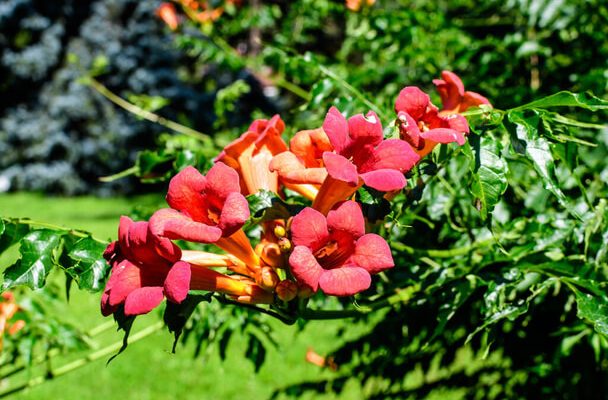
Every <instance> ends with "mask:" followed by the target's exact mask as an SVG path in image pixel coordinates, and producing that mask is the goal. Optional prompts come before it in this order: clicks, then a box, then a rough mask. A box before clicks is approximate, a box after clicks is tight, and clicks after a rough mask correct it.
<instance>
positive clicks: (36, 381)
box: [0, 322, 164, 399]
mask: <svg viewBox="0 0 608 400" xmlns="http://www.w3.org/2000/svg"><path fill="white" fill-rule="evenodd" d="M163 326H164V323H163V322H157V323H156V324H153V325H150V326H148V327H147V328H145V329H142V330H141V331H139V332H137V333H136V334H134V335H132V336H130V337H129V343H131V344H133V343H135V342H138V341H140V340H142V339H144V338H146V337H148V336H150V335H151V334H153V333H155V332H157V331H159V330H160V329H161V328H162V327H163ZM122 345H123V341H122V340H120V341H118V342H115V343H113V344H111V345H109V346H106V347H104V348H103V349H100V350H97V351H95V352H92V353H90V354H87V355H86V356H85V357H82V358H79V359H78V360H74V361H72V362H69V363H67V364H65V365H63V366H61V367H59V368H56V369H54V370H50V371H48V373H47V374H45V375H41V376H36V377H34V378H32V379H30V380H28V381H27V382H25V383H23V384H20V385H17V386H15V387H12V388H9V389H7V390H5V391H2V392H0V399H1V398H5V397H8V396H10V395H12V394H15V393H19V392H21V391H23V390H25V389H29V388H32V387H34V386H38V385H40V384H42V383H45V382H47V381H50V380H52V379H55V378H57V377H59V376H62V375H65V374H67V373H68V372H72V371H75V370H77V369H78V368H80V367H83V366H85V365H87V364H89V363H91V362H93V361H96V360H99V359H100V358H103V357H106V356H108V355H110V354H112V353H114V352H116V351H118V350H119V349H120V348H121V347H122Z"/></svg>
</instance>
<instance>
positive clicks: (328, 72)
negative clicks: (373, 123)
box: [318, 65, 391, 121]
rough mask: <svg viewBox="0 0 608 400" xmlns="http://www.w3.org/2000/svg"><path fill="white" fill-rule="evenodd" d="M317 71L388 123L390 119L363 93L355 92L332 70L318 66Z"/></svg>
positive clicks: (354, 89) (353, 88) (352, 87)
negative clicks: (336, 83)
mask: <svg viewBox="0 0 608 400" xmlns="http://www.w3.org/2000/svg"><path fill="white" fill-rule="evenodd" d="M318 67H319V71H321V73H322V74H324V75H326V76H328V77H329V78H331V79H333V80H335V81H336V82H338V83H339V84H340V85H342V86H343V87H344V88H345V89H346V90H348V91H349V92H351V93H352V94H353V95H354V96H355V97H356V98H358V99H359V100H361V102H362V103H363V104H365V105H366V106H368V107H369V109H370V110H372V111H374V112H375V113H376V114H378V115H380V116H382V118H383V119H384V120H385V121H390V120H391V118H390V117H388V116H387V115H385V114H384V113H383V112H382V111H381V110H380V109H379V108H378V107H376V105H375V104H374V103H372V102H371V101H369V100H368V99H367V98H366V97H365V96H364V95H363V93H361V92H360V91H359V90H357V89H356V88H355V87H354V86H352V85H351V84H350V83H348V82H346V81H345V80H344V79H342V78H340V77H339V76H338V75H336V73H334V72H333V71H332V70H330V69H329V68H327V67H326V66H324V65H319V66H318Z"/></svg>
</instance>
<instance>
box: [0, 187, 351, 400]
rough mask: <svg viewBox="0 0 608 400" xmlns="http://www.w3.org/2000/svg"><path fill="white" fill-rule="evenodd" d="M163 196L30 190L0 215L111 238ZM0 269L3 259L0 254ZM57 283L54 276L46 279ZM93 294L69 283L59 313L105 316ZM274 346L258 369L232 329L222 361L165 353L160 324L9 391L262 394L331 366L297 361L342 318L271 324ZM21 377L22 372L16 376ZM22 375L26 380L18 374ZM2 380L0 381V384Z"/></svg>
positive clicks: (50, 395)
mask: <svg viewBox="0 0 608 400" xmlns="http://www.w3.org/2000/svg"><path fill="white" fill-rule="evenodd" d="M161 202H162V198H161V196H146V197H137V198H133V199H125V198H113V199H97V198H93V197H81V198H58V197H45V196H42V195H34V194H14V195H1V196H0V215H1V216H4V217H30V218H32V219H35V220H39V221H45V222H49V223H54V224H59V225H63V226H66V227H70V228H79V229H84V230H88V231H90V232H92V233H93V234H94V235H95V236H97V237H99V238H111V239H114V238H115V237H116V230H117V226H118V218H119V216H120V215H121V214H125V213H129V211H130V210H131V209H132V208H133V207H135V206H138V205H140V206H141V205H144V206H145V205H154V204H160V203H161ZM0 262H4V264H0V267H2V268H5V267H6V262H7V260H6V259H3V260H0ZM52 279H53V281H54V282H55V281H57V282H58V281H60V277H59V276H55V277H54V278H52ZM99 298H100V295H99V294H90V293H86V292H82V291H79V290H78V289H72V295H71V298H70V302H69V304H68V305H66V306H65V307H61V310H58V313H61V314H62V316H63V317H64V318H65V319H67V320H69V321H71V322H72V323H73V324H75V325H76V326H78V327H79V328H81V329H82V330H89V329H91V328H93V327H95V326H98V325H100V324H103V323H105V322H107V321H108V319H104V318H103V317H102V316H101V314H100V312H99ZM157 321H158V314H154V313H153V314H150V315H147V316H144V317H141V318H139V319H138V320H137V321H136V322H135V328H134V332H137V331H139V330H141V329H143V328H145V327H146V326H149V325H151V324H154V323H156V322H157ZM273 326H274V327H275V328H276V329H275V338H276V340H277V342H278V344H279V346H278V348H277V349H275V348H272V347H270V348H268V354H267V361H266V363H265V364H264V366H263V367H262V368H261V370H260V371H259V373H258V374H255V373H254V368H253V365H252V364H251V363H250V362H249V361H248V360H246V359H245V358H244V357H243V354H244V349H245V345H246V343H245V342H244V338H243V337H241V336H239V335H238V334H236V333H235V334H234V335H233V338H232V339H231V345H230V347H229V349H228V353H227V360H225V361H224V362H222V361H220V358H219V355H218V351H217V349H211V351H210V352H209V353H208V354H206V355H205V356H204V357H199V358H196V359H194V358H193V357H192V354H193V348H194V346H193V344H192V343H190V344H189V345H188V346H186V347H181V346H178V349H177V354H172V353H171V351H170V350H171V345H172V336H171V335H170V334H169V332H168V331H166V330H161V331H158V332H156V333H155V334H153V335H151V336H149V337H147V338H145V339H143V340H142V341H140V342H137V343H134V344H132V345H131V346H129V348H128V349H127V350H126V351H125V353H123V354H122V355H120V356H119V357H118V358H117V359H115V360H114V361H112V362H111V363H110V364H109V365H106V361H107V359H108V357H104V358H102V359H100V360H97V361H94V362H90V363H88V364H86V365H85V366H83V367H82V368H79V369H77V370H75V371H73V372H70V373H69V374H66V375H64V376H61V377H58V378H56V379H52V380H50V381H48V382H47V383H44V384H42V385H40V386H36V387H34V388H31V389H28V390H27V391H25V392H21V393H20V394H18V395H15V396H14V397H13V398H19V399H63V400H70V399H79V400H80V399H102V398H103V399H240V398H246V399H265V398H268V397H269V396H270V394H271V393H272V392H273V390H274V389H276V388H280V387H283V386H285V385H288V384H292V383H296V382H299V381H304V380H315V379H317V378H320V377H330V376H331V375H332V374H334V372H332V371H330V370H326V369H320V368H319V367H317V366H314V365H311V364H308V363H306V362H305V361H304V356H305V353H306V350H307V348H308V347H314V349H315V350H316V351H317V352H319V353H320V354H324V353H327V352H329V351H330V350H332V349H333V348H335V347H337V346H338V345H339V343H340V340H342V339H341V338H339V337H337V335H338V329H339V328H340V326H343V323H341V322H331V321H329V322H328V321H323V322H312V323H310V324H309V325H308V326H307V327H306V328H305V329H304V330H303V331H302V332H299V331H298V329H297V327H295V326H285V325H282V324H281V323H279V322H276V323H275V322H273ZM121 339H122V335H121V333H118V332H115V330H114V329H111V330H109V331H107V332H105V333H104V334H102V335H100V336H99V339H96V340H98V344H97V345H98V346H100V347H101V346H104V345H107V344H109V343H113V342H116V341H120V340H121ZM85 354H86V353H82V354H77V355H67V356H61V357H57V358H56V359H53V360H52V364H53V366H55V367H57V366H61V365H64V364H65V363H66V362H69V361H71V360H73V359H75V358H80V357H82V356H83V355H85ZM23 375H25V374H23ZM21 379H25V376H22V377H21ZM7 383H11V384H14V383H16V381H13V382H0V390H2V389H5V388H6V385H7ZM361 397H362V393H361V388H360V387H359V385H358V384H357V382H356V381H355V380H352V381H350V382H349V384H348V385H347V390H346V391H345V392H343V393H342V394H341V395H340V396H336V395H335V394H332V393H327V394H326V395H325V396H322V397H319V396H308V397H303V398H315V399H316V398H325V399H331V398H344V399H350V398H352V399H358V398H361Z"/></svg>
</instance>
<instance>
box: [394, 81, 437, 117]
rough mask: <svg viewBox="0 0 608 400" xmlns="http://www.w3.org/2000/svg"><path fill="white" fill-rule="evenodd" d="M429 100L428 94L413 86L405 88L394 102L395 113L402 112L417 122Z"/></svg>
mask: <svg viewBox="0 0 608 400" xmlns="http://www.w3.org/2000/svg"><path fill="white" fill-rule="evenodd" d="M430 101H431V99H430V97H429V95H428V94H426V93H424V92H423V91H422V90H420V89H419V88H417V87H415V86H406V87H404V88H403V89H402V90H401V92H399V96H397V101H396V102H395V112H397V113H398V112H399V111H403V112H405V113H408V114H409V115H410V116H411V117H412V118H414V119H415V120H416V121H418V120H419V119H420V118H422V116H423V115H424V113H425V111H426V108H427V106H428V105H429V103H430Z"/></svg>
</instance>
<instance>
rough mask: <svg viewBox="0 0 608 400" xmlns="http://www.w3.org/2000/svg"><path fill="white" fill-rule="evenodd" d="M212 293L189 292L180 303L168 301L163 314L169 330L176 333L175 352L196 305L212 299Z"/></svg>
mask: <svg viewBox="0 0 608 400" xmlns="http://www.w3.org/2000/svg"><path fill="white" fill-rule="evenodd" d="M212 295H213V294H212V293H208V294H204V295H192V294H189V295H188V297H186V298H185V299H184V301H182V302H181V303H180V304H175V303H172V302H170V301H167V307H166V308H165V313H164V314H163V320H164V321H165V324H166V325H167V327H168V328H169V332H171V333H173V334H174V335H175V340H174V341H173V350H172V351H173V353H175V346H176V345H177V341H178V340H179V337H180V335H181V334H182V331H183V330H184V326H185V325H186V322H187V321H188V319H189V318H190V316H191V315H192V313H193V312H194V310H196V307H197V306H198V305H199V304H200V303H201V302H202V301H207V302H209V301H211V296H212Z"/></svg>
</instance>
